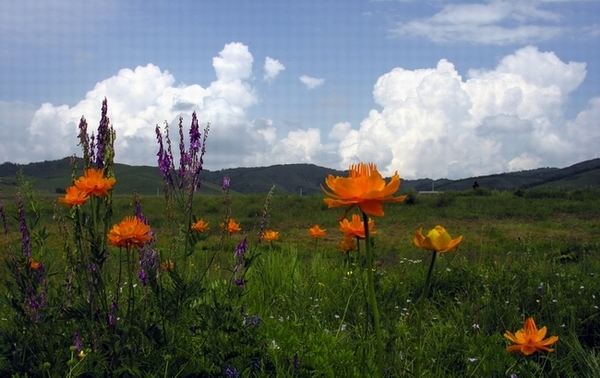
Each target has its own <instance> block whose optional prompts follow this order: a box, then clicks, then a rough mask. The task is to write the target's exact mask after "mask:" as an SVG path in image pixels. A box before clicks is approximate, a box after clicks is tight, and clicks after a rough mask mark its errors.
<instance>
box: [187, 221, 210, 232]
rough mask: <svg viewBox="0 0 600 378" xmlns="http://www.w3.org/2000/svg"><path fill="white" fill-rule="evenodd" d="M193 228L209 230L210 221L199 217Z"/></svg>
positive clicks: (200, 230)
mask: <svg viewBox="0 0 600 378" xmlns="http://www.w3.org/2000/svg"><path fill="white" fill-rule="evenodd" d="M191 227H192V230H194V231H198V232H204V231H206V230H208V229H209V228H208V222H205V221H204V220H203V219H199V220H198V221H197V222H196V223H192V226H191Z"/></svg>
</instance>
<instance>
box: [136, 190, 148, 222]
mask: <svg viewBox="0 0 600 378" xmlns="http://www.w3.org/2000/svg"><path fill="white" fill-rule="evenodd" d="M133 213H134V214H135V216H136V217H137V218H138V219H139V220H140V221H141V222H142V223H144V224H146V225H147V224H148V219H147V218H146V216H145V215H144V213H142V203H141V202H140V196H139V194H138V193H137V192H135V193H134V194H133Z"/></svg>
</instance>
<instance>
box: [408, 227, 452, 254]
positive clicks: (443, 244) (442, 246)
mask: <svg viewBox="0 0 600 378" xmlns="http://www.w3.org/2000/svg"><path fill="white" fill-rule="evenodd" d="M413 241H414V242H415V244H416V245H417V247H419V248H422V249H426V250H429V251H435V252H439V253H443V252H448V251H452V250H454V249H455V248H456V247H458V244H460V242H461V241H462V236H459V237H457V238H455V239H452V237H451V236H450V234H449V233H448V232H447V231H446V229H445V228H444V227H442V226H435V227H434V228H433V229H431V230H429V232H428V233H427V236H423V229H422V228H421V229H419V230H418V231H417V232H415V235H414V237H413Z"/></svg>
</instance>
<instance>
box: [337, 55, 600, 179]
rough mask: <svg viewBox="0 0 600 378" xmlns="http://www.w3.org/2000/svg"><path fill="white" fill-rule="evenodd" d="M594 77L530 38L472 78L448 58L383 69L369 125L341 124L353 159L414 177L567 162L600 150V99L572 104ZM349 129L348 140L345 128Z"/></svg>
mask: <svg viewBox="0 0 600 378" xmlns="http://www.w3.org/2000/svg"><path fill="white" fill-rule="evenodd" d="M585 75H586V69H585V64H584V63H577V62H569V63H564V62H562V61H561V60H560V59H559V58H558V57H557V56H556V55H555V54H554V53H551V52H540V51H538V50H537V48H535V47H532V46H529V47H525V48H523V49H520V50H518V51H516V52H515V53H514V54H511V55H508V56H506V57H504V58H503V59H502V60H501V61H500V63H499V64H498V66H497V67H496V68H495V69H493V70H484V69H479V70H475V69H472V70H470V71H469V72H468V75H467V78H466V79H463V78H462V77H461V76H460V75H459V73H458V72H457V71H456V69H455V68H454V65H453V64H452V63H450V62H448V61H447V60H445V59H442V60H440V61H439V62H438V64H437V66H436V67H435V68H429V69H418V70H412V71H411V70H404V69H402V68H395V69H393V70H392V71H391V72H389V73H387V74H385V75H383V76H381V77H380V78H379V79H378V80H377V83H376V84H375V87H374V90H373V96H374V99H375V102H376V103H377V104H379V105H380V106H381V108H382V110H380V111H379V110H371V112H370V113H369V116H368V117H367V118H365V119H364V120H363V121H362V122H361V124H360V127H359V128H358V129H356V130H354V129H350V130H348V127H347V126H344V125H343V126H339V125H338V126H337V128H338V130H337V132H336V135H337V137H338V139H339V142H340V143H339V149H338V152H339V155H340V157H341V158H342V161H343V162H344V163H345V164H346V165H347V164H350V163H353V162H356V161H359V160H363V161H365V160H366V161H374V162H377V163H378V164H379V165H380V167H382V168H384V171H385V172H386V173H388V174H390V173H391V172H392V171H393V170H396V169H397V170H398V171H399V172H401V174H402V175H404V176H406V177H410V178H415V177H424V176H429V177H433V178H439V177H449V178H461V177H469V176H474V175H482V174H489V173H494V172H505V171H514V170H523V169H532V168H537V167H540V166H563V165H567V164H570V163H575V162H577V161H580V160H585V159H589V158H592V157H596V156H598V152H597V151H595V150H594V149H595V147H594V145H597V143H598V142H600V139H599V138H600V129H599V128H598V121H597V119H596V120H594V119H593V117H595V116H596V115H597V114H598V112H599V111H600V109H599V108H598V104H599V102H600V99H598V98H594V99H592V100H591V101H590V103H589V107H588V109H586V110H585V111H583V112H581V113H580V114H579V116H578V117H577V118H576V119H575V120H572V121H565V119H564V113H563V109H564V108H565V103H566V100H567V97H568V94H569V93H570V92H572V91H573V90H575V89H576V88H577V87H578V86H579V85H580V84H581V82H582V81H583V80H584V78H585ZM341 128H343V129H345V130H344V131H345V132H346V136H345V137H343V138H340V137H339V135H341V134H342V133H341V132H340V130H339V129H341Z"/></svg>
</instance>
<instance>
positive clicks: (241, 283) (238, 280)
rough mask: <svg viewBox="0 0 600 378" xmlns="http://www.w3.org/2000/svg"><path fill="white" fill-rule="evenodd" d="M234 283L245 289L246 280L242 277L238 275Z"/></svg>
mask: <svg viewBox="0 0 600 378" xmlns="http://www.w3.org/2000/svg"><path fill="white" fill-rule="evenodd" d="M235 284H236V285H238V286H239V287H241V288H242V289H246V281H245V280H244V278H243V277H238V278H236V279H235Z"/></svg>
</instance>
